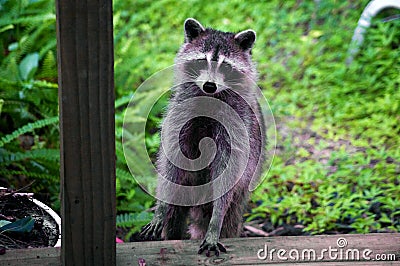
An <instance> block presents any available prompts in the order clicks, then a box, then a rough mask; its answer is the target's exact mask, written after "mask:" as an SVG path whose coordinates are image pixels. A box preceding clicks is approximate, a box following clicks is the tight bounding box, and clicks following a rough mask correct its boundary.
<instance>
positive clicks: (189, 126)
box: [179, 116, 230, 159]
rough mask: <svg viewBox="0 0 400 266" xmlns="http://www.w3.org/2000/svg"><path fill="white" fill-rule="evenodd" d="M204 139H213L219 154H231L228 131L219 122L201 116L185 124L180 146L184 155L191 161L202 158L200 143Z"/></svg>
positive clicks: (181, 133)
mask: <svg viewBox="0 0 400 266" xmlns="http://www.w3.org/2000/svg"><path fill="white" fill-rule="evenodd" d="M203 138H211V139H213V141H214V143H215V144H216V147H217V157H218V154H219V153H223V152H224V153H226V152H228V153H229V152H230V145H229V143H230V137H229V134H228V132H227V130H226V129H225V128H224V127H223V126H222V124H221V123H219V122H218V121H217V120H215V119H213V118H210V117H205V116H200V117H196V118H193V119H191V120H190V121H189V122H187V123H186V124H185V126H184V127H183V128H182V130H181V132H180V134H179V145H180V147H181V150H182V153H183V154H184V155H185V156H186V157H187V158H189V159H196V158H198V157H199V156H200V150H199V143H200V140H201V139H203Z"/></svg>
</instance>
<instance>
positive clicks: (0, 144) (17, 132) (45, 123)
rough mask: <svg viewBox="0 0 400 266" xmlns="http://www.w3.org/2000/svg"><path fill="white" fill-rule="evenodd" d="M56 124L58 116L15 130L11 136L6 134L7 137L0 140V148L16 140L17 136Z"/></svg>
mask: <svg viewBox="0 0 400 266" xmlns="http://www.w3.org/2000/svg"><path fill="white" fill-rule="evenodd" d="M56 123H58V116H55V117H50V118H45V119H42V120H39V121H36V122H34V123H29V124H27V125H25V126H23V127H21V128H19V129H17V130H15V131H14V132H12V133H11V134H8V135H6V136H4V137H2V138H1V140H0V147H3V146H4V144H7V143H9V142H11V141H12V140H14V139H16V138H18V136H20V135H23V134H25V133H28V132H32V131H33V130H35V129H38V128H43V127H45V126H48V125H51V124H56Z"/></svg>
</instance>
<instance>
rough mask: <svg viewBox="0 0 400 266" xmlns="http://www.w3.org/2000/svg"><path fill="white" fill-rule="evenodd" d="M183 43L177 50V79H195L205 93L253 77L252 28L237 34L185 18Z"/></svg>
mask: <svg viewBox="0 0 400 266" xmlns="http://www.w3.org/2000/svg"><path fill="white" fill-rule="evenodd" d="M184 29H185V43H184V44H183V45H182V47H181V49H180V50H179V52H178V55H177V59H176V63H177V64H180V67H179V71H180V72H181V73H180V74H181V76H180V77H179V78H180V79H181V81H182V80H183V81H191V82H195V83H196V85H197V86H198V87H199V88H200V89H201V90H202V91H203V92H204V93H206V94H216V93H219V92H221V91H223V90H225V89H227V88H232V87H234V86H240V84H242V83H243V79H245V78H250V79H252V80H255V79H256V71H255V67H254V65H253V63H252V61H251V49H252V47H253V44H254V42H255V40H256V33H255V32H254V31H253V30H245V31H242V32H239V33H237V34H234V33H230V32H221V31H217V30H214V29H210V28H204V27H203V26H202V25H201V24H200V23H199V22H198V21H197V20H195V19H192V18H189V19H187V20H186V21H185V23H184Z"/></svg>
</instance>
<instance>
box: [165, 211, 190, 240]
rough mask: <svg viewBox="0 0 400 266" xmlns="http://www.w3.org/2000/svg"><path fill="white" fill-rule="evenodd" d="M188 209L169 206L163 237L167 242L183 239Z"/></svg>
mask: <svg viewBox="0 0 400 266" xmlns="http://www.w3.org/2000/svg"><path fill="white" fill-rule="evenodd" d="M188 213H189V208H188V207H182V206H176V205H169V206H168V210H167V213H166V217H165V224H164V230H163V234H162V235H163V236H164V238H165V239H169V240H179V239H184V236H185V233H186V231H187V216H188Z"/></svg>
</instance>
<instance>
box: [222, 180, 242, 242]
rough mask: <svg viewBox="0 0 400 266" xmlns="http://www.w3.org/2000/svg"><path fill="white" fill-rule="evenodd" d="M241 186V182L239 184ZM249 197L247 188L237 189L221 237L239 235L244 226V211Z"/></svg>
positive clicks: (226, 215) (225, 218)
mask: <svg viewBox="0 0 400 266" xmlns="http://www.w3.org/2000/svg"><path fill="white" fill-rule="evenodd" d="M237 185H238V186H239V184H237ZM247 197H248V192H247V189H244V190H243V189H239V190H237V191H235V193H234V196H233V198H234V199H235V200H233V201H231V203H230V206H229V208H228V211H227V212H226V214H225V217H224V222H223V224H222V229H221V236H220V237H221V238H231V237H239V236H240V233H241V231H242V229H243V228H242V226H243V212H244V208H245V206H246V204H245V203H246V202H247Z"/></svg>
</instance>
